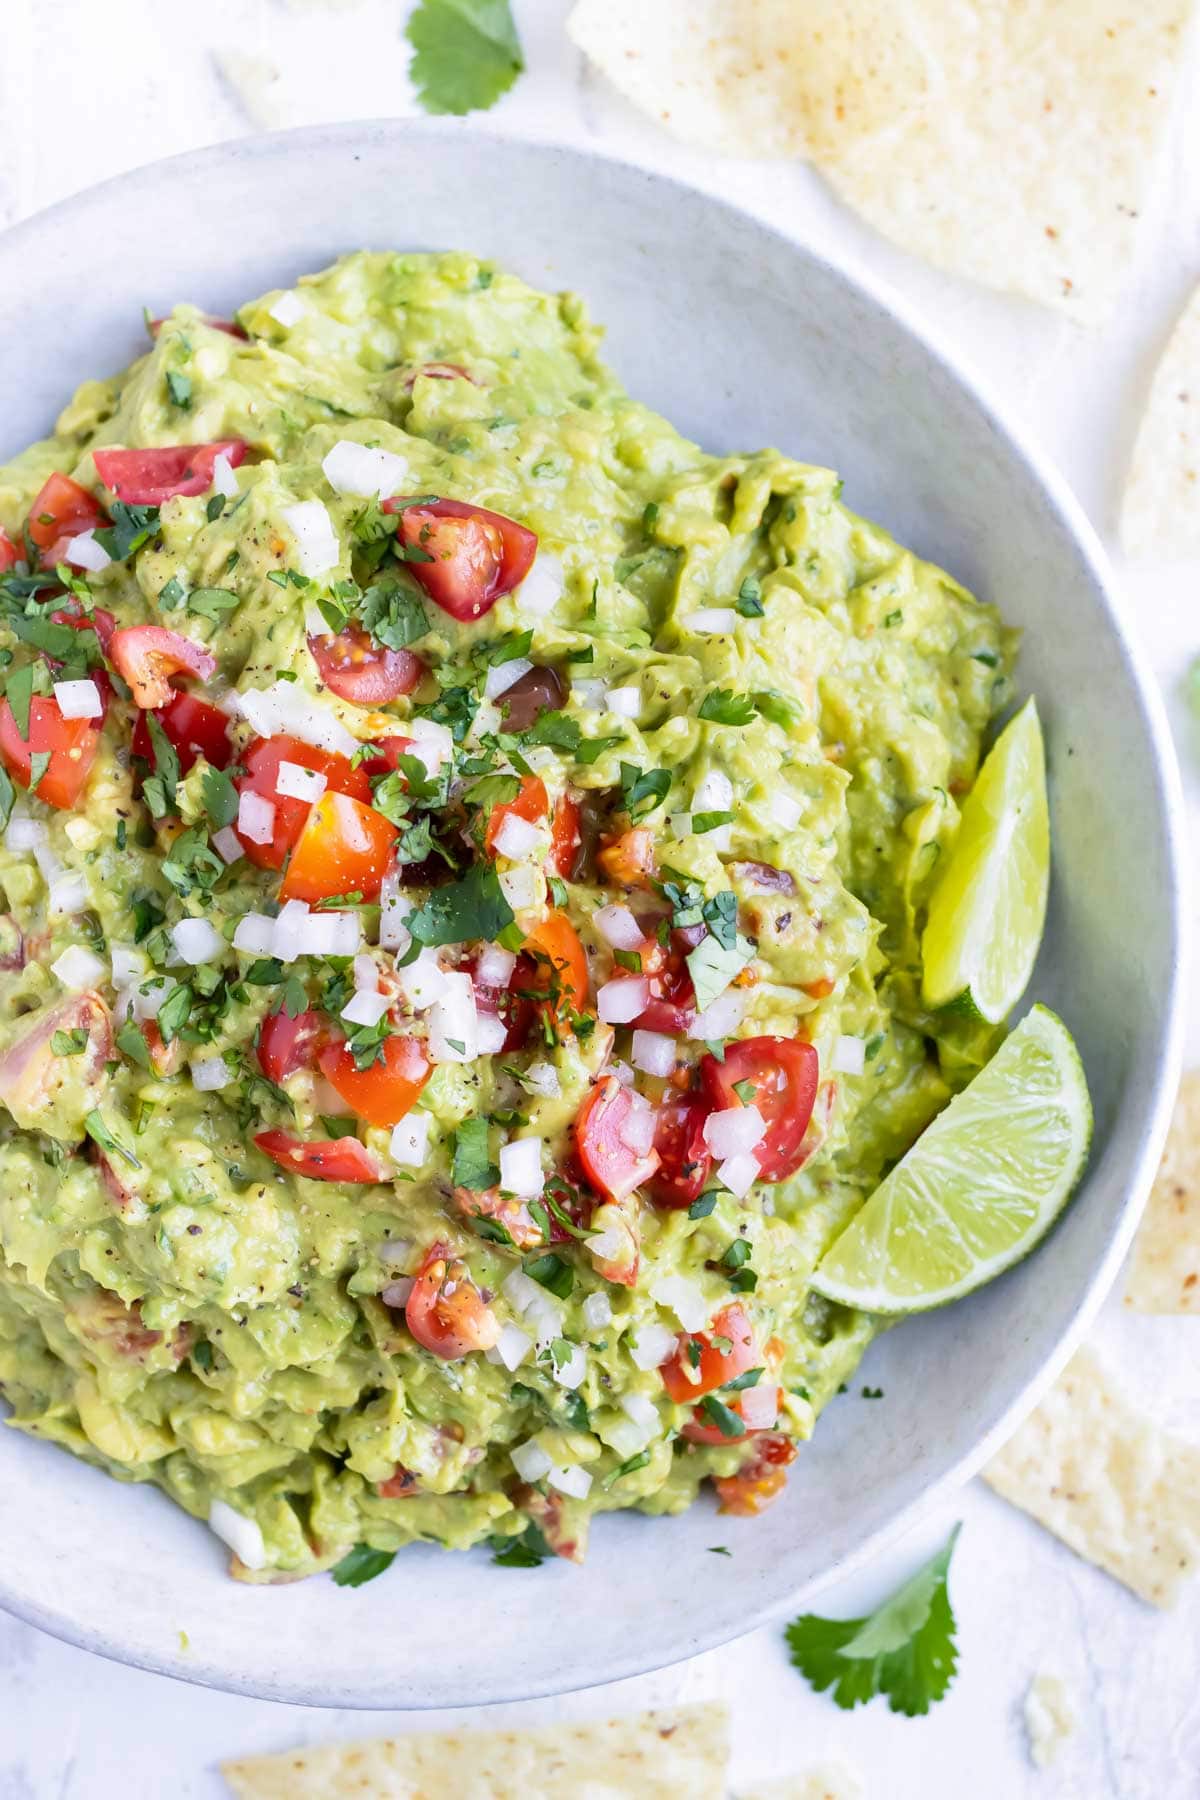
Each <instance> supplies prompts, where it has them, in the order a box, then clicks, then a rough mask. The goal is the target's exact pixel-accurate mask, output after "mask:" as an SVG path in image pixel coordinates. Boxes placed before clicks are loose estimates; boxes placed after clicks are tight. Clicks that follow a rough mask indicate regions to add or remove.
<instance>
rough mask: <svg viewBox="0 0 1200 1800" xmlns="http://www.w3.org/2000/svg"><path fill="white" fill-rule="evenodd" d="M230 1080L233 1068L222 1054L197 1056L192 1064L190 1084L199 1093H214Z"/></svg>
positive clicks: (227, 1084) (226, 1085)
mask: <svg viewBox="0 0 1200 1800" xmlns="http://www.w3.org/2000/svg"><path fill="white" fill-rule="evenodd" d="M232 1080H233V1070H232V1069H231V1068H230V1067H229V1064H228V1063H227V1062H226V1061H225V1058H224V1057H223V1056H204V1057H198V1058H197V1060H196V1061H195V1062H194V1063H193V1064H192V1086H193V1087H194V1088H195V1089H196V1092H197V1093H199V1094H215V1093H216V1091H217V1089H218V1088H223V1087H228V1086H229V1083H230V1082H231V1081H232Z"/></svg>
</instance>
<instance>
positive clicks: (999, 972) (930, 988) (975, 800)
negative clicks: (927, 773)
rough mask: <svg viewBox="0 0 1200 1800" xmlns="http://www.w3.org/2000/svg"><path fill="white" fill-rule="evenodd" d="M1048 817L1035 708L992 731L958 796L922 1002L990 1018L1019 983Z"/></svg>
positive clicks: (1040, 908) (1024, 982)
mask: <svg viewBox="0 0 1200 1800" xmlns="http://www.w3.org/2000/svg"><path fill="white" fill-rule="evenodd" d="M1049 884H1050V815H1049V810H1048V808H1047V806H1046V759H1045V754H1044V752H1043V749H1042V728H1041V725H1040V724H1039V723H1038V715H1037V706H1036V704H1035V702H1034V701H1032V700H1028V701H1026V703H1025V705H1024V706H1023V707H1022V708H1021V710H1020V712H1019V713H1018V714H1017V716H1016V718H1015V719H1013V720H1011V721H1010V723H1009V724H1008V725H1006V726H1005V728H1004V730H1003V731H1002V732H1001V733H1000V736H999V737H998V738H997V739H996V742H995V743H994V744H993V746H992V748H991V750H990V751H989V753H988V755H987V757H986V758H985V759H984V764H983V767H982V768H981V769H980V771H979V776H978V778H977V780H976V782H975V786H974V787H973V788H972V789H971V792H970V793H969V794H968V795H967V798H966V800H965V801H964V803H963V809H962V821H961V823H960V825H959V828H958V836H957V837H956V838H955V840H954V843H953V846H952V847H951V850H950V854H949V856H948V858H947V860H946V867H945V871H944V873H943V874H942V876H941V878H940V880H939V881H938V884H937V886H936V887H935V888H934V890H933V894H932V895H931V897H930V901H929V914H928V918H927V920H926V923H925V935H924V937H923V938H922V940H921V953H922V957H923V959H924V964H925V974H924V980H923V984H922V996H923V998H924V1001H925V1004H926V1006H947V1005H949V1003H950V1002H951V1001H952V1000H958V999H959V998H960V997H961V996H966V997H967V998H968V999H969V1001H970V1003H971V1004H972V1005H973V1006H974V1007H975V1008H976V1010H977V1011H978V1012H979V1013H981V1014H982V1016H983V1017H984V1018H985V1019H987V1020H988V1021H989V1023H990V1024H992V1025H997V1024H999V1022H1000V1020H1001V1019H1006V1018H1007V1017H1008V1015H1009V1013H1010V1012H1011V1011H1012V1009H1013V1007H1014V1006H1015V1005H1016V1003H1017V1001H1018V1000H1019V999H1020V998H1021V995H1022V994H1023V993H1024V992H1025V989H1026V987H1027V986H1028V983H1029V977H1030V975H1031V973H1032V971H1033V965H1034V960H1035V958H1036V957H1037V953H1038V945H1039V944H1040V943H1041V941H1042V927H1043V926H1044V925H1045V922H1046V890H1047V888H1048V887H1049Z"/></svg>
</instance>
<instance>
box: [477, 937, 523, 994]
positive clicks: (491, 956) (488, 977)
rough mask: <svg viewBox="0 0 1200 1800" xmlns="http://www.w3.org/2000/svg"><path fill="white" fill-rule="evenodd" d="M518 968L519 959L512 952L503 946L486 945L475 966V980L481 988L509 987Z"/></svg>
mask: <svg viewBox="0 0 1200 1800" xmlns="http://www.w3.org/2000/svg"><path fill="white" fill-rule="evenodd" d="M516 966H517V959H516V956H515V955H514V954H513V952H512V951H511V950H506V949H505V948H504V947H503V945H502V944H485V945H484V946H483V949H482V950H481V951H480V952H479V960H478V962H477V963H476V964H475V979H476V981H477V982H478V983H479V986H480V987H485V988H503V987H507V986H508V984H509V982H510V981H511V980H512V972H513V970H514V969H515V968H516Z"/></svg>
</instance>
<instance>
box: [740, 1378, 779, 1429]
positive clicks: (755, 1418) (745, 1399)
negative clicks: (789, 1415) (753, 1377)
mask: <svg viewBox="0 0 1200 1800" xmlns="http://www.w3.org/2000/svg"><path fill="white" fill-rule="evenodd" d="M738 1402H739V1411H740V1412H741V1415H742V1419H743V1421H744V1423H745V1426H746V1430H747V1431H770V1429H771V1427H772V1426H773V1425H774V1423H775V1421H776V1420H777V1419H778V1417H779V1389H778V1387H777V1386H776V1385H775V1383H774V1382H773V1381H768V1382H765V1383H764V1382H761V1381H760V1382H759V1383H758V1384H757V1385H756V1386H755V1387H748V1388H743V1389H742V1391H741V1393H740V1394H739V1395H738Z"/></svg>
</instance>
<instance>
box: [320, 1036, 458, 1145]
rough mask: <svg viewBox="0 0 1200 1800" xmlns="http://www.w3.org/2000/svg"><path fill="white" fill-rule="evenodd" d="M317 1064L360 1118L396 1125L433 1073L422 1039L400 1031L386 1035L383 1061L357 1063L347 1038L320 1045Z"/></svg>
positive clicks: (382, 1124)
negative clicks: (364, 1065) (361, 1066)
mask: <svg viewBox="0 0 1200 1800" xmlns="http://www.w3.org/2000/svg"><path fill="white" fill-rule="evenodd" d="M317 1066H318V1068H319V1069H320V1071H321V1073H322V1075H324V1077H325V1079H326V1081H328V1082H329V1084H330V1086H331V1087H333V1088H335V1089H336V1091H337V1093H338V1094H339V1095H340V1097H341V1098H342V1099H343V1100H344V1101H345V1102H346V1104H347V1106H349V1107H351V1108H352V1109H353V1110H354V1112H355V1113H356V1114H357V1116H358V1117H359V1118H360V1119H365V1121H366V1122H367V1124H368V1125H381V1126H391V1125H396V1124H398V1123H399V1121H400V1120H401V1119H402V1118H403V1117H404V1115H405V1113H407V1112H411V1111H412V1108H413V1106H414V1105H415V1104H416V1100H417V1096H418V1095H419V1094H420V1092H421V1089H422V1088H423V1087H424V1086H425V1083H426V1082H427V1081H428V1080H429V1077H430V1075H431V1073H432V1069H431V1067H430V1064H429V1061H428V1059H427V1058H426V1055H425V1052H424V1050H423V1049H422V1048H421V1043H420V1040H419V1039H418V1038H412V1037H403V1036H401V1035H400V1034H399V1033H397V1034H396V1035H394V1036H392V1037H390V1038H385V1039H384V1043H383V1061H382V1062H381V1063H379V1062H376V1063H372V1065H371V1067H370V1068H369V1069H359V1068H357V1067H356V1066H355V1062H354V1057H353V1056H352V1054H351V1053H350V1051H349V1050H347V1048H346V1045H345V1043H344V1042H341V1043H336V1044H332V1043H327V1044H326V1045H325V1046H324V1047H323V1048H322V1049H319V1050H318V1052H317Z"/></svg>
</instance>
